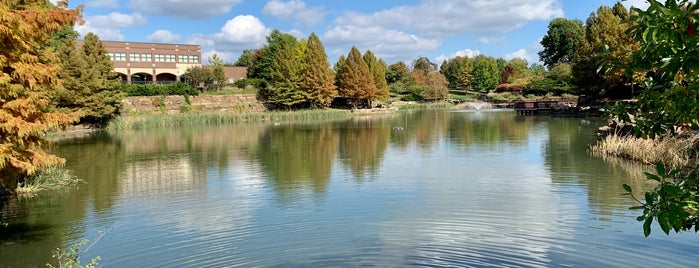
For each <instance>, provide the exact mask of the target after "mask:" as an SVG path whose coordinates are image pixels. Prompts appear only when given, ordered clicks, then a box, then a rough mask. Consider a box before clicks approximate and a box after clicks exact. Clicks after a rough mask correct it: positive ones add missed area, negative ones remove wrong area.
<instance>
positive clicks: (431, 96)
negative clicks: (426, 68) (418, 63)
mask: <svg viewBox="0 0 699 268" xmlns="http://www.w3.org/2000/svg"><path fill="white" fill-rule="evenodd" d="M448 84H449V82H447V79H446V78H445V77H444V75H443V74H442V73H440V72H437V71H434V72H431V73H429V74H427V77H426V79H425V90H424V92H423V97H424V98H425V99H428V100H443V99H446V98H447V97H449V89H448V88H447V85H448Z"/></svg>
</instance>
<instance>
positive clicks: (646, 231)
mask: <svg viewBox="0 0 699 268" xmlns="http://www.w3.org/2000/svg"><path fill="white" fill-rule="evenodd" d="M651 224H653V218H647V219H646V221H645V222H643V235H645V236H646V237H648V236H649V235H650V231H651V230H650V225H651Z"/></svg>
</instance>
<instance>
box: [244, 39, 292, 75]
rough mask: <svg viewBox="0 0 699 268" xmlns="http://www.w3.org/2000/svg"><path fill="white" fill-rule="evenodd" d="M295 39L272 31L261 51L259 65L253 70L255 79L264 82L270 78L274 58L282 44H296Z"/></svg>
mask: <svg viewBox="0 0 699 268" xmlns="http://www.w3.org/2000/svg"><path fill="white" fill-rule="evenodd" d="M296 42H298V40H296V37H294V36H293V35H291V34H287V33H282V32H281V31H280V30H277V29H274V30H272V32H271V33H270V34H269V35H268V36H267V45H265V47H264V48H263V49H262V56H261V58H260V61H259V64H258V65H257V66H256V68H255V72H254V74H255V77H254V78H260V79H263V80H266V81H270V80H271V78H272V72H273V68H274V64H273V63H272V62H274V56H275V55H276V54H277V53H278V52H279V50H280V49H281V46H283V45H284V44H291V43H296Z"/></svg>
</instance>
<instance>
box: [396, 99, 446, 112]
mask: <svg viewBox="0 0 699 268" xmlns="http://www.w3.org/2000/svg"><path fill="white" fill-rule="evenodd" d="M451 108H454V104H452V103H449V102H443V101H442V102H433V103H415V104H405V105H401V106H399V107H398V110H399V111H414V110H427V109H451Z"/></svg>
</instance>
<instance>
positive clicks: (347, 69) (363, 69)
mask: <svg viewBox="0 0 699 268" xmlns="http://www.w3.org/2000/svg"><path fill="white" fill-rule="evenodd" d="M340 67H341V69H340V71H341V73H340V79H339V81H338V92H339V94H340V95H341V96H343V97H346V98H348V99H349V100H350V101H352V102H354V104H355V105H357V104H360V103H359V102H358V101H364V104H370V101H371V100H373V99H374V98H375V97H376V85H374V77H373V75H371V73H370V72H369V67H368V66H367V64H366V62H364V59H363V58H362V54H361V53H360V52H359V49H357V47H354V46H353V47H352V49H351V50H350V52H349V54H348V55H347V59H346V60H345V63H344V64H343V65H341V66H340ZM364 104H362V105H357V106H363V105H364Z"/></svg>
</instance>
